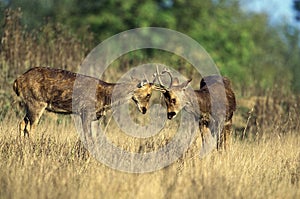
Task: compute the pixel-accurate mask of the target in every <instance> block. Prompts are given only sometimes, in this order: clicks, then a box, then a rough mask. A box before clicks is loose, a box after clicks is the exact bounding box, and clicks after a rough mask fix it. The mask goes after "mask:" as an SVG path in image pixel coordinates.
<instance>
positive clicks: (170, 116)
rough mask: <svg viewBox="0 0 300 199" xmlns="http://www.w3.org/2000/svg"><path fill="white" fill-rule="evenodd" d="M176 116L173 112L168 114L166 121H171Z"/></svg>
mask: <svg viewBox="0 0 300 199" xmlns="http://www.w3.org/2000/svg"><path fill="white" fill-rule="evenodd" d="M175 115H176V113H175V112H168V119H169V120H170V119H172V118H173V117H174V116H175Z"/></svg>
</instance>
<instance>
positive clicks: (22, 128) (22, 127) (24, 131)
mask: <svg viewBox="0 0 300 199" xmlns="http://www.w3.org/2000/svg"><path fill="white" fill-rule="evenodd" d="M28 125H29V126H28ZM29 131H30V122H29V119H28V117H27V114H26V116H25V117H24V119H23V120H22V121H21V122H20V123H19V134H20V136H22V135H24V137H25V136H27V137H29Z"/></svg>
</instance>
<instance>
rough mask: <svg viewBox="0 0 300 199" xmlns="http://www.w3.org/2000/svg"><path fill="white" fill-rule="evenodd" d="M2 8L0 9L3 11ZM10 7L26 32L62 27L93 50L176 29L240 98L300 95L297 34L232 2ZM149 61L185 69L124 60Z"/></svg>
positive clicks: (142, 55)
mask: <svg viewBox="0 0 300 199" xmlns="http://www.w3.org/2000/svg"><path fill="white" fill-rule="evenodd" d="M295 2H298V1H295ZM0 5H1V6H0V8H1V9H3V8H4V7H5V6H3V5H4V4H3V3H1V4H0ZM295 5H298V4H296V3H295ZM10 6H11V7H13V8H17V7H21V8H22V11H23V15H22V17H21V19H22V21H21V23H22V24H26V27H27V29H28V30H32V29H37V27H41V26H42V24H47V23H52V24H62V25H61V26H62V27H63V28H65V29H69V30H70V31H71V32H73V34H74V35H77V37H79V38H84V37H85V35H87V34H89V33H90V32H92V33H94V35H95V37H94V38H93V43H94V46H96V45H97V44H98V43H100V42H102V41H103V40H105V39H106V38H109V37H111V36H113V35H115V34H117V33H120V32H122V31H126V30H129V29H132V28H137V27H148V26H157V27H165V28H170V29H173V30H177V31H179V32H182V33H184V34H187V35H188V36H190V37H192V38H193V39H195V40H196V41H198V42H199V43H200V44H201V45H202V46H203V47H204V48H205V49H206V51H207V52H208V53H209V54H210V55H211V57H212V58H213V60H214V61H215V63H216V64H217V66H218V67H219V69H220V71H221V73H222V74H223V75H225V76H228V77H229V78H231V79H232V81H233V82H234V86H235V88H236V89H237V90H240V91H241V93H244V94H246V93H245V91H246V90H247V91H248V92H249V93H264V91H265V90H268V89H270V88H272V87H273V86H274V85H277V86H279V87H281V89H282V90H293V91H295V92H300V80H298V78H297V77H298V76H299V73H300V70H299V69H298V67H297V64H298V63H299V61H300V60H299V59H300V58H299V56H297V55H299V46H300V45H299V43H300V41H299V39H300V38H299V36H298V35H299V31H298V32H297V29H295V28H293V27H289V28H286V27H282V26H275V27H270V26H269V25H268V17H267V16H266V15H265V14H252V13H245V12H243V11H242V10H241V9H240V7H239V2H238V1H235V0H203V1H198V0H190V1H185V0H145V1H136V0H126V1H123V0H102V1H97V0H87V1H81V0H44V1H38V0H33V1H32V0H15V1H11V5H10ZM32 7H35V8H36V9H35V10H36V11H35V12H32ZM296 8H297V6H296V7H295V9H296ZM291 29H294V30H293V31H291ZM78 30H81V31H78ZM53 34H57V33H56V32H55V31H54V32H53ZM59 36H62V35H59ZM48 37H50V38H52V37H55V35H52V36H51V35H48ZM50 41H51V39H50ZM157 41H158V42H163V41H160V40H157ZM53 45H54V44H53V43H51V42H50V46H53ZM151 58H154V59H155V60H164V61H166V60H169V61H168V62H167V63H168V64H170V65H173V66H174V68H176V69H178V70H184V68H183V66H187V65H188V64H184V63H182V60H180V58H179V57H177V56H172V55H168V56H166V55H165V54H161V53H160V51H158V52H157V53H155V52H153V51H149V50H146V51H144V52H137V53H135V55H132V56H127V58H126V59H129V60H124V59H125V58H123V59H122V60H123V61H124V62H125V63H129V62H132V61H131V60H132V59H138V60H136V61H135V63H139V62H143V60H142V59H144V60H149V59H151ZM189 67H190V66H189ZM186 70H190V69H186ZM283 74H284V75H283Z"/></svg>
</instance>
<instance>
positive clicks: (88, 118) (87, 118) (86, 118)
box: [81, 111, 93, 145]
mask: <svg viewBox="0 0 300 199" xmlns="http://www.w3.org/2000/svg"><path fill="white" fill-rule="evenodd" d="M81 121H82V128H83V139H84V142H85V143H86V144H87V145H88V144H89V143H93V139H92V136H91V135H92V130H91V128H92V121H93V117H92V115H91V113H89V112H88V111H84V112H82V114H81Z"/></svg>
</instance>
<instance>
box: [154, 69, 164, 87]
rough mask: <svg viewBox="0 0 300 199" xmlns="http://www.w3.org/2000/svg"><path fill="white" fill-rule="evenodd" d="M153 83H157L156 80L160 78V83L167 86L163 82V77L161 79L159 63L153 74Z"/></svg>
mask: <svg viewBox="0 0 300 199" xmlns="http://www.w3.org/2000/svg"><path fill="white" fill-rule="evenodd" d="M153 77H154V79H153V84H154V83H155V81H156V80H158V83H159V85H160V86H161V87H165V86H164V84H163V83H162V81H161V79H160V74H159V71H158V65H156V72H155V73H154V74H153Z"/></svg>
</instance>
